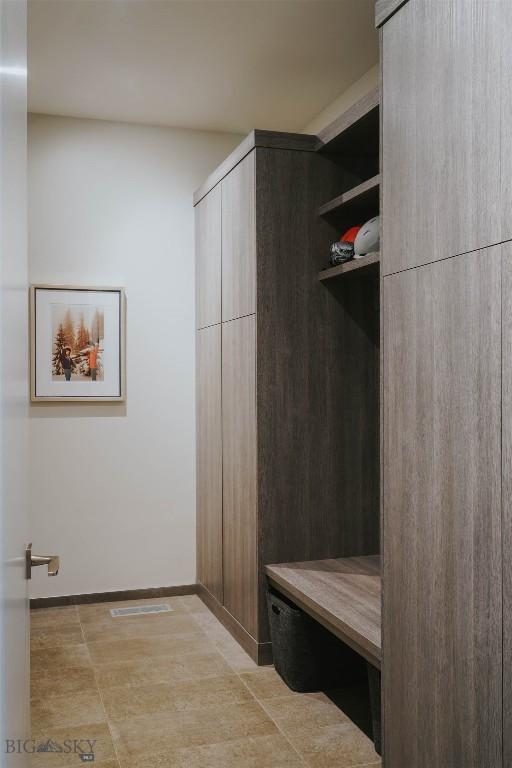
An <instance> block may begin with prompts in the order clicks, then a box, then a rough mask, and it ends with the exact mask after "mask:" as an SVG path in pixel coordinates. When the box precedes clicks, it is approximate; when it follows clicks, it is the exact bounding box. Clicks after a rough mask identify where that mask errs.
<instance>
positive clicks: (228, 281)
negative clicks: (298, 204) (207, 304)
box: [222, 151, 256, 321]
mask: <svg viewBox="0 0 512 768" xmlns="http://www.w3.org/2000/svg"><path fill="white" fill-rule="evenodd" d="M255 162H256V153H255V152H254V151H253V152H251V153H250V154H249V155H247V157H245V158H244V159H243V160H242V162H241V163H239V164H238V165H237V166H236V167H235V168H233V170H232V171H231V173H229V174H228V175H227V176H226V177H225V178H224V179H223V180H222V320H223V321H225V320H233V319H234V318H236V317H243V316H244V315H251V314H253V313H254V312H255V311H256V192H255V183H256V182H255Z"/></svg>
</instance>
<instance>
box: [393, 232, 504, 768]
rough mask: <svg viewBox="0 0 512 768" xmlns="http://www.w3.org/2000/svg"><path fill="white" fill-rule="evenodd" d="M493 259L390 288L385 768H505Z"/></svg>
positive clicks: (497, 306)
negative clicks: (501, 767) (485, 767)
mask: <svg viewBox="0 0 512 768" xmlns="http://www.w3.org/2000/svg"><path fill="white" fill-rule="evenodd" d="M500 264H501V247H500V246H497V247H494V248H489V249H485V250H482V251H479V252H476V253H473V254H469V255H466V256H458V257H455V258H453V259H447V260H446V261H443V262H438V263H435V264H431V265H428V266H426V267H420V268H417V269H413V270H408V271H405V272H401V273H400V274H398V275H393V276H391V277H386V278H384V286H383V299H384V308H383V309H384V328H383V332H384V337H383V342H384V351H383V364H384V371H383V373H384V380H383V395H384V413H383V416H384V428H383V438H384V443H383V555H384V559H383V563H384V572H383V579H384V582H383V594H384V597H383V658H384V664H383V696H384V713H385V716H384V729H385V734H384V748H385V760H386V765H389V766H392V768H432V766H439V768H441V766H442V767H443V768H444V767H445V766H446V768H448V766H453V767H454V768H455V766H460V767H461V768H462V766H464V768H481V767H482V766H484V765H486V766H493V767H494V768H496V767H498V766H501V765H502V725H501V712H502V650H501V649H502V604H501V601H502V585H501V578H502V574H501V562H502V561H501V434H500V430H501V413H500V409H501V284H500V279H501V267H500Z"/></svg>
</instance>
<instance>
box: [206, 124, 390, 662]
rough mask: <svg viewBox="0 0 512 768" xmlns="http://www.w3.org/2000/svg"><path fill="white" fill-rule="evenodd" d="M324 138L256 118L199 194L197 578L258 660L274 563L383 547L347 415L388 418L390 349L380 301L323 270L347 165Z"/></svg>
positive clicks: (369, 462) (263, 650) (372, 460)
mask: <svg viewBox="0 0 512 768" xmlns="http://www.w3.org/2000/svg"><path fill="white" fill-rule="evenodd" d="M317 147H318V142H317V139H316V137H313V136H304V135H290V134H278V133H268V132H264V131H255V132H253V133H252V134H251V135H250V136H249V137H248V138H247V139H246V140H245V141H244V142H243V143H242V145H240V147H239V148H238V149H237V150H235V152H234V153H233V154H232V155H231V156H230V157H229V158H227V160H226V161H225V162H224V163H223V164H222V165H221V166H220V167H219V169H217V171H215V172H214V174H212V176H211V177H210V178H209V179H208V180H207V181H206V182H205V184H204V185H203V187H202V188H201V189H200V190H199V191H198V192H197V193H196V196H195V201H194V202H195V205H196V225H197V229H196V244H197V304H198V311H197V318H198V324H197V398H198V402H197V441H198V446H197V488H198V498H197V512H198V535H197V543H198V581H199V589H200V594H201V595H202V597H203V598H204V599H205V601H206V602H207V603H208V605H209V607H210V608H211V610H212V611H213V612H214V613H215V614H216V615H217V616H218V618H219V619H220V620H221V621H222V622H223V623H224V625H225V626H226V627H227V628H228V629H229V630H230V631H231V632H232V634H233V635H234V636H235V637H236V638H237V640H238V641H239V642H240V643H241V644H242V645H243V647H244V648H245V649H246V650H247V651H248V652H249V653H250V654H251V656H252V657H253V658H254V659H256V660H257V661H258V662H259V663H265V662H267V661H270V659H271V644H270V637H269V630H268V620H267V608H266V596H265V590H266V582H265V577H264V573H263V566H264V565H266V564H269V563H272V562H283V561H284V562H286V561H293V560H311V559H319V558H327V557H342V556H344V555H357V554H361V555H362V554H364V555H367V554H375V553H377V552H378V535H377V532H378V487H377V485H376V484H375V482H374V481H373V480H372V481H371V482H369V481H368V479H367V478H368V476H372V477H374V476H375V469H376V459H377V456H376V455H375V456H374V455H373V454H372V451H371V450H369V449H368V448H367V447H365V446H360V445H359V442H358V441H357V440H355V439H354V440H350V441H349V440H347V439H346V436H344V434H343V429H342V425H344V424H347V423H351V424H352V422H354V423H358V424H361V423H362V420H364V422H365V423H366V422H367V423H368V424H370V423H371V426H368V430H369V431H371V434H372V435H373V432H374V431H375V430H377V429H378V423H376V422H375V418H374V412H375V409H376V403H378V399H376V391H375V390H376V387H377V386H378V379H377V378H376V377H375V376H374V373H375V371H376V365H375V363H376V360H377V359H378V351H376V350H375V347H374V346H373V344H369V343H368V344H366V345H365V344H364V343H362V344H361V342H364V340H365V339H366V334H367V333H368V328H367V327H366V326H365V322H363V321H362V320H361V318H360V316H361V315H364V316H365V318H366V320H367V325H370V326H372V325H373V324H374V317H375V308H374V307H373V306H369V307H365V308H364V309H363V310H361V308H360V309H359V313H355V314H354V306H353V304H354V298H352V299H350V298H348V297H347V301H346V302H345V303H340V301H339V300H338V299H339V297H338V298H336V297H335V296H334V295H333V294H332V293H331V292H330V291H328V290H326V288H325V287H324V286H323V285H322V284H321V283H320V281H319V280H318V279H317V275H318V271H319V270H320V269H321V268H323V267H324V266H325V264H326V262H327V260H328V253H329V245H330V243H331V240H332V237H333V232H332V228H331V227H330V226H329V224H328V223H326V222H325V221H324V220H323V219H322V218H321V216H319V215H318V209H319V207H320V206H321V205H322V204H323V203H325V202H326V201H327V200H329V199H331V198H333V197H334V195H336V194H338V193H339V188H340V184H341V185H342V183H343V179H344V177H345V176H346V173H345V171H344V170H343V169H342V167H341V166H340V165H339V164H337V163H336V162H333V161H332V160H330V159H329V158H327V157H325V156H323V155H322V154H321V153H320V152H317V151H316V150H317ZM350 178H351V179H352V177H350ZM345 181H347V179H345ZM352 183H353V182H352ZM212 196H213V197H212ZM210 217H213V218H214V219H215V221H214V220H213V218H210ZM207 232H209V234H207ZM219 237H220V250H219ZM219 254H220V256H219ZM219 274H220V275H221V279H220V281H218V280H217V279H216V278H217V276H218V275H219ZM348 293H350V295H351V296H352V297H356V296H359V293H360V289H359V287H358V282H357V280H355V281H354V284H353V289H352V293H351V292H350V291H348ZM361 295H362V294H361ZM365 295H366V294H365ZM351 302H352V303H351ZM204 307H207V308H208V312H207V311H206V310H205V309H204ZM219 307H221V310H220V315H219V310H218V308H219ZM354 318H356V319H354ZM202 322H207V323H209V325H208V327H204V326H203V327H201V323H202ZM358 323H359V324H358ZM356 337H357V341H358V342H359V346H358V348H357V351H356V342H355V341H354V339H356ZM366 349H367V350H368V351H367V353H366V352H364V351H362V350H366ZM366 354H367V355H368V357H366V356H365V355H366ZM362 368H364V369H365V372H366V378H365V382H366V385H365V387H363V388H361V386H360V381H361V378H360V372H361V369H362ZM353 370H355V371H357V381H356V378H355V377H354V380H353V381H352V378H351V376H352V373H351V372H352V371H353ZM219 381H220V385H219ZM219 393H220V397H219ZM219 403H220V413H219ZM219 425H220V427H219ZM347 476H350V477H351V480H352V481H353V482H352V483H351V484H350V488H349V489H348V484H347V482H346V478H347ZM219 477H220V478H221V486H220V487H221V493H220V494H219Z"/></svg>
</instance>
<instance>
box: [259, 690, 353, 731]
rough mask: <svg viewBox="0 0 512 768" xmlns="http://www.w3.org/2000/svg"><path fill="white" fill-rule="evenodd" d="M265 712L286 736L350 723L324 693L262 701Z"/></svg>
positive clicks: (295, 695)
mask: <svg viewBox="0 0 512 768" xmlns="http://www.w3.org/2000/svg"><path fill="white" fill-rule="evenodd" d="M262 704H263V706H264V708H265V711H266V712H268V714H269V715H270V717H271V718H272V719H273V720H274V721H275V722H276V723H277V724H278V726H279V728H280V729H281V730H282V731H283V733H284V734H285V736H289V735H291V734H295V733H301V734H306V733H311V734H312V735H314V734H315V733H316V732H317V731H318V729H319V728H321V727H322V726H327V725H337V724H341V723H350V721H349V720H348V718H347V717H346V715H344V714H343V712H342V711H341V710H340V709H339V708H338V707H337V706H336V705H335V704H333V702H332V701H330V699H328V698H327V696H325V694H323V693H302V694H294V695H289V696H285V697H273V698H272V697H271V698H268V699H265V700H262Z"/></svg>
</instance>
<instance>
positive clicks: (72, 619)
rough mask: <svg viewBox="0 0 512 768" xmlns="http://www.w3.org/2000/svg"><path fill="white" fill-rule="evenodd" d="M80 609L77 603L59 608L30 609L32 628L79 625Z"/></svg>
mask: <svg viewBox="0 0 512 768" xmlns="http://www.w3.org/2000/svg"><path fill="white" fill-rule="evenodd" d="M79 624H80V619H79V618H78V610H77V607H76V605H64V606H61V607H60V606H59V607H57V608H35V609H32V610H31V611H30V627H31V629H40V628H41V627H68V626H71V627H72V626H79Z"/></svg>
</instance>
